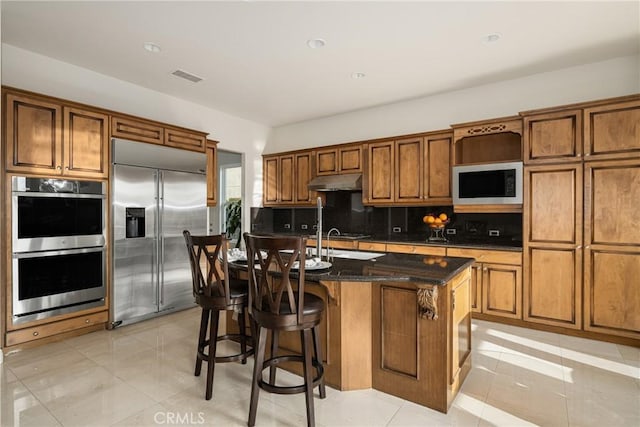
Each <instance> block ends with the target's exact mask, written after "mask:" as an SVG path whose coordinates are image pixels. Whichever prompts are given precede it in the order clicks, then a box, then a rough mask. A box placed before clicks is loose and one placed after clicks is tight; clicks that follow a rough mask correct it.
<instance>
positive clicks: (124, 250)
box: [112, 140, 207, 326]
mask: <svg viewBox="0 0 640 427" xmlns="http://www.w3.org/2000/svg"><path fill="white" fill-rule="evenodd" d="M132 144H133V145H132ZM182 151H183V150H176V149H171V148H167V147H160V146H153V145H149V144H142V143H133V142H128V141H122V140H114V151H113V159H114V164H113V175H112V177H113V179H112V183H113V184H112V215H113V216H112V223H113V245H112V250H113V257H112V260H113V261H112V262H113V264H112V265H113V268H112V296H113V307H114V310H113V325H114V326H118V325H120V324H123V323H124V324H126V323H132V322H136V321H139V320H144V319H147V318H149V317H154V316H157V315H160V314H165V313H167V312H170V311H174V310H179V309H183V308H187V307H192V306H194V305H195V304H194V298H193V294H192V286H191V269H190V266H189V260H188V258H187V250H186V247H185V243H184V238H183V236H182V231H183V230H189V231H190V232H191V233H192V234H195V235H198V234H207V207H206V194H207V192H206V191H207V189H206V176H205V175H204V173H202V172H203V171H204V168H205V165H206V156H205V155H204V154H200V153H189V152H186V153H185V152H182ZM134 164H135V165H134ZM139 164H143V165H146V166H139ZM159 166H163V168H160V167H159ZM169 167H173V168H176V169H183V170H169V169H167V168H169ZM187 170H188V171H187ZM201 171H202V172H201ZM193 172H196V173H193Z"/></svg>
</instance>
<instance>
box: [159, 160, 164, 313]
mask: <svg viewBox="0 0 640 427" xmlns="http://www.w3.org/2000/svg"><path fill="white" fill-rule="evenodd" d="M158 175H159V180H158V189H159V191H158V194H159V197H160V201H159V205H160V209H158V223H159V227H158V228H159V233H158V240H159V241H160V242H159V246H160V262H159V263H158V265H159V273H160V277H159V278H160V280H159V283H160V286H159V293H160V305H159V307H162V306H163V305H164V268H163V266H164V229H163V227H164V221H163V219H164V218H163V216H164V174H163V173H162V171H160V173H159V174H158Z"/></svg>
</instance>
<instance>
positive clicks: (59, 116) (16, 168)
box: [5, 92, 109, 178]
mask: <svg viewBox="0 0 640 427" xmlns="http://www.w3.org/2000/svg"><path fill="white" fill-rule="evenodd" d="M5 112H6V123H7V126H6V127H5V133H6V135H5V141H6V143H5V146H6V147H7V156H6V169H7V171H9V172H19V173H34V174H45V175H62V176H69V177H80V178H106V177H107V176H108V171H109V135H108V129H109V116H108V115H106V114H104V113H102V112H99V111H92V110H89V109H86V108H77V107H71V106H65V105H63V104H61V103H57V102H54V101H50V100H48V99H46V98H39V97H36V96H29V95H23V94H18V93H11V92H8V93H6V102H5Z"/></svg>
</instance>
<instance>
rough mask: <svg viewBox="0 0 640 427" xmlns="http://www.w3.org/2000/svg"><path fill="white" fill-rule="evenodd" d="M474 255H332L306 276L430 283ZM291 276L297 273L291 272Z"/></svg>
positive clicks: (315, 279)
mask: <svg viewBox="0 0 640 427" xmlns="http://www.w3.org/2000/svg"><path fill="white" fill-rule="evenodd" d="M474 261H475V260H474V259H473V258H458V257H436V256H432V255H409V254H395V253H387V254H385V255H382V256H380V257H377V258H374V259H372V260H369V261H362V260H353V259H344V258H334V259H333V261H332V266H331V267H330V268H328V269H324V270H306V271H305V279H306V280H308V281H311V282H320V281H342V282H374V281H387V280H393V281H410V282H418V283H424V284H429V285H439V286H441V285H444V284H446V283H447V282H448V281H449V280H451V279H452V278H453V277H455V276H456V275H457V274H458V273H460V272H461V271H462V270H464V269H465V268H467V267H469V266H470V265H471V264H473V262H474ZM229 267H230V268H231V269H241V270H246V269H247V265H246V264H243V263H229ZM292 276H294V277H295V276H296V275H295V274H294V273H293V274H292Z"/></svg>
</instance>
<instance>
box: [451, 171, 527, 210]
mask: <svg viewBox="0 0 640 427" xmlns="http://www.w3.org/2000/svg"><path fill="white" fill-rule="evenodd" d="M452 175H453V204H454V205H480V204H487V205H493V204H496V205H499V204H521V203H522V162H506V163H491V164H483V165H468V166H454V167H453V174H452Z"/></svg>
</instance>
